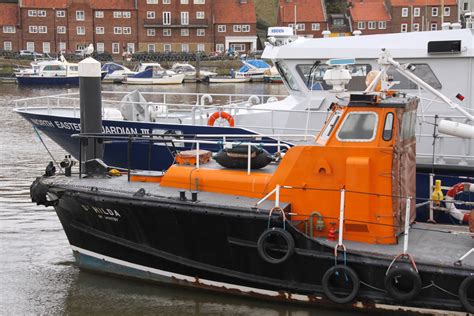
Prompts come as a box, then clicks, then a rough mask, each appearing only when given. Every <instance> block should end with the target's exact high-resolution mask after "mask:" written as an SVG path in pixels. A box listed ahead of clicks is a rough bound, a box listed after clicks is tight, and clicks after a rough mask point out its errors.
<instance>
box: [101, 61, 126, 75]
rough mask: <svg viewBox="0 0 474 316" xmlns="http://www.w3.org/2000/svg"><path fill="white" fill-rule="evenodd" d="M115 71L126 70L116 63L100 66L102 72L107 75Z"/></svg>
mask: <svg viewBox="0 0 474 316" xmlns="http://www.w3.org/2000/svg"><path fill="white" fill-rule="evenodd" d="M117 70H127V68H126V67H124V66H122V65H119V64H117V63H105V64H104V65H103V66H102V71H105V72H107V73H108V74H111V73H113V72H114V71H117Z"/></svg>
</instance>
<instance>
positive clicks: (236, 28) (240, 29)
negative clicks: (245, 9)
mask: <svg viewBox="0 0 474 316" xmlns="http://www.w3.org/2000/svg"><path fill="white" fill-rule="evenodd" d="M234 32H242V25H234Z"/></svg>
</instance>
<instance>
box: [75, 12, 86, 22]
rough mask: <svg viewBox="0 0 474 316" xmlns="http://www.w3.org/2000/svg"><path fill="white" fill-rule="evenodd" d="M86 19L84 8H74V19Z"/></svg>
mask: <svg viewBox="0 0 474 316" xmlns="http://www.w3.org/2000/svg"><path fill="white" fill-rule="evenodd" d="M85 19H86V13H85V12H84V10H76V21H84V20H85Z"/></svg>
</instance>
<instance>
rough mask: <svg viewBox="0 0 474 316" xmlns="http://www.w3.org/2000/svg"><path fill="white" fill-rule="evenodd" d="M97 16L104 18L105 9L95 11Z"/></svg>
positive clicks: (97, 17)
mask: <svg viewBox="0 0 474 316" xmlns="http://www.w3.org/2000/svg"><path fill="white" fill-rule="evenodd" d="M94 14H95V18H96V19H103V18H104V11H95V13H94Z"/></svg>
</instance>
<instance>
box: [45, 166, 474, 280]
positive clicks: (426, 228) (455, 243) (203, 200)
mask: <svg viewBox="0 0 474 316" xmlns="http://www.w3.org/2000/svg"><path fill="white" fill-rule="evenodd" d="M212 167H215V168H219V166H216V165H214V164H212ZM270 169H271V167H270ZM43 182H44V183H46V184H51V185H53V186H54V187H64V188H70V189H73V190H80V191H83V192H91V188H97V189H98V190H97V191H98V192H104V193H105V194H110V193H112V194H119V195H123V196H124V197H129V198H133V195H134V194H135V193H136V192H137V191H138V190H139V189H144V190H145V192H146V194H147V195H145V197H143V198H144V199H150V200H152V199H153V198H160V199H163V198H164V199H170V200H174V201H178V200H179V190H178V189H176V188H168V187H161V186H160V185H159V184H157V183H145V182H127V177H126V176H121V177H114V178H107V179H98V178H82V179H78V178H77V177H76V176H73V177H64V176H55V177H50V178H44V180H43ZM186 196H187V199H188V202H189V203H193V204H194V205H199V206H203V207H205V206H212V208H222V209H227V210H233V211H240V212H254V213H263V214H268V212H269V211H270V210H271V209H272V208H273V207H274V206H275V202H274V201H268V200H267V201H265V202H263V203H262V204H261V205H259V207H258V208H256V207H255V205H256V203H257V202H258V201H259V199H256V198H248V197H242V196H235V195H227V194H217V193H212V192H199V193H198V197H197V199H198V201H197V202H191V201H190V200H191V194H190V192H189V191H187V192H186ZM262 197H263V195H262ZM184 203H186V202H184ZM280 206H281V207H282V208H284V209H287V210H290V204H289V203H284V202H282V203H280ZM403 238H404V237H403V236H401V237H400V238H399V242H398V244H397V245H374V244H364V243H359V242H352V241H344V245H345V246H346V248H347V251H348V253H354V254H359V255H364V256H369V257H374V258H383V259H388V260H391V259H393V258H394V257H395V256H396V255H398V254H401V253H402V252H403ZM316 240H317V241H318V242H319V243H321V244H322V245H325V246H327V247H330V248H334V246H335V244H336V243H335V242H333V241H328V240H327V239H326V238H316ZM472 248H474V239H473V238H471V236H470V235H469V233H468V228H467V227H466V226H455V225H439V224H428V223H416V224H413V225H412V227H411V229H410V234H409V244H408V253H409V254H411V255H412V256H413V258H414V260H415V261H416V262H417V263H421V264H429V265H434V266H439V267H453V266H454V265H455V262H456V261H457V260H459V259H460V258H461V257H462V256H463V255H465V254H466V253H467V252H468V251H469V250H471V249H472ZM462 268H463V269H472V270H473V271H474V252H473V253H471V254H470V255H469V256H468V257H467V258H465V259H464V260H463V261H462Z"/></svg>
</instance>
